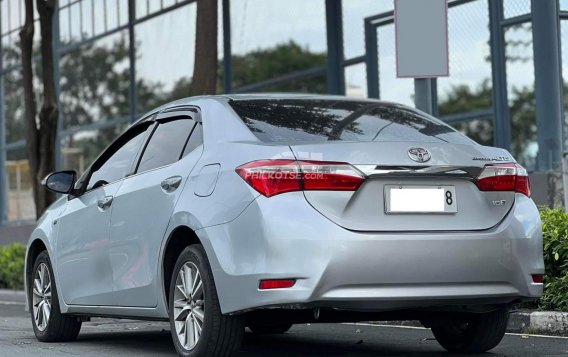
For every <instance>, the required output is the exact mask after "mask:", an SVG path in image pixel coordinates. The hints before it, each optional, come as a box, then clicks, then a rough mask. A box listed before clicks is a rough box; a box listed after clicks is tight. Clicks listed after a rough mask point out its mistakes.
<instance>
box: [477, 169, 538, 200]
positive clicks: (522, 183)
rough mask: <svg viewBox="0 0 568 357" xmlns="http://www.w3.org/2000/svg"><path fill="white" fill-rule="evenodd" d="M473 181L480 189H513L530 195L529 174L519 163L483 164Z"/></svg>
mask: <svg viewBox="0 0 568 357" xmlns="http://www.w3.org/2000/svg"><path fill="white" fill-rule="evenodd" d="M475 183H476V185H477V187H479V190H481V191H515V192H518V193H522V194H524V195H525V196H527V197H530V196H531V185H530V182H529V175H528V173H527V170H525V168H524V167H522V166H521V165H519V164H491V165H485V167H484V168H483V171H481V174H479V176H478V177H477V179H476V181H475Z"/></svg>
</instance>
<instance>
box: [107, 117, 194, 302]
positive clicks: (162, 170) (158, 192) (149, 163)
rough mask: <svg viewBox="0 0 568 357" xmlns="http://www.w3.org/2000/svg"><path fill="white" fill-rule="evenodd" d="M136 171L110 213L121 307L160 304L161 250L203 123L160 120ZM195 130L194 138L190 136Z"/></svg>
mask: <svg viewBox="0 0 568 357" xmlns="http://www.w3.org/2000/svg"><path fill="white" fill-rule="evenodd" d="M157 122H158V125H157V126H156V127H155V129H154V131H153V133H152V134H151V137H150V139H149V141H148V143H147V145H146V147H145V149H144V151H143V153H142V154H141V157H140V161H139V163H138V165H137V170H136V173H135V174H134V175H131V176H129V177H128V178H127V179H126V180H124V183H123V184H122V186H121V187H120V189H119V191H118V193H117V195H116V197H115V203H114V207H113V211H112V218H111V228H110V236H111V248H110V255H111V262H112V267H113V273H114V289H115V298H116V302H117V304H118V305H119V306H136V307H154V306H156V304H157V301H158V300H157V297H158V293H159V292H160V291H161V289H160V287H159V286H158V284H157V274H158V271H159V269H158V266H159V254H160V248H161V245H162V240H163V238H164V234H165V231H166V229H167V226H168V223H169V221H170V218H171V215H172V212H173V210H174V206H175V204H176V202H177V200H178V198H179V195H180V193H181V191H182V189H183V185H184V184H185V180H186V178H187V177H188V176H189V173H190V172H191V170H192V169H193V167H194V166H195V164H196V163H197V160H198V159H199V153H200V150H194V151H192V152H190V151H191V149H192V148H195V147H197V146H199V145H198V143H196V140H197V141H199V140H200V138H201V136H200V134H201V127H200V124H196V122H195V121H194V120H193V119H192V118H191V117H189V116H181V117H179V116H178V117H173V118H172V117H170V118H166V119H165V120H161V119H160V117H159V116H158V119H157ZM190 133H191V139H190Z"/></svg>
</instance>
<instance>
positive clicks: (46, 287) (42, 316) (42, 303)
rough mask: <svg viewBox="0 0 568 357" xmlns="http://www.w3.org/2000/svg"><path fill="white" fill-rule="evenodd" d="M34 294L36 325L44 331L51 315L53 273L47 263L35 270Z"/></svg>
mask: <svg viewBox="0 0 568 357" xmlns="http://www.w3.org/2000/svg"><path fill="white" fill-rule="evenodd" d="M32 295H33V298H32V302H33V313H34V321H35V325H36V327H37V329H38V330H40V331H42V332H43V331H45V329H46V328H47V325H48V323H49V316H50V315H51V275H50V274H49V268H48V266H47V265H46V264H45V263H41V264H40V265H38V267H37V269H36V271H35V274H34V284H33V290H32Z"/></svg>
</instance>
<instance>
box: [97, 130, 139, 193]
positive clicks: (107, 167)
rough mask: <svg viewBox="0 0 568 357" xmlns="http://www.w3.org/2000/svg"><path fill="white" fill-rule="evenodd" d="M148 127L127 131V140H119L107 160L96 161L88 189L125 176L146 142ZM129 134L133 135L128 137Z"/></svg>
mask: <svg viewBox="0 0 568 357" xmlns="http://www.w3.org/2000/svg"><path fill="white" fill-rule="evenodd" d="M147 129H148V127H145V128H142V127H141V128H139V129H137V130H136V131H134V132H132V133H130V134H129V133H126V134H125V135H126V137H127V138H125V141H123V142H122V144H121V143H120V141H119V142H117V148H112V147H111V148H110V150H111V151H113V153H112V154H110V157H109V156H107V159H106V161H103V162H102V163H100V164H99V163H96V164H95V166H94V170H93V171H92V173H91V177H90V178H89V184H88V185H87V190H91V189H93V188H97V187H100V186H104V185H106V184H108V183H111V182H114V181H117V180H120V179H122V178H124V177H125V176H126V175H127V174H128V173H129V171H130V169H131V168H132V161H133V160H134V157H135V156H136V154H137V153H138V150H139V148H140V146H141V145H142V143H143V142H144V138H145V135H144V134H145V133H146V130H147ZM128 136H131V137H130V138H128Z"/></svg>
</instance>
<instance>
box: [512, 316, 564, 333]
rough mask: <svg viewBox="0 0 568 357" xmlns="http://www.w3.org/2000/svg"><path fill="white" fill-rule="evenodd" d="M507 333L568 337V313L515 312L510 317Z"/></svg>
mask: <svg viewBox="0 0 568 357" xmlns="http://www.w3.org/2000/svg"><path fill="white" fill-rule="evenodd" d="M507 331H508V332H530V333H544V334H549V335H563V336H568V312H552V311H534V312H515V313H512V314H511V315H510V317H509V325H508V326H507Z"/></svg>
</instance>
